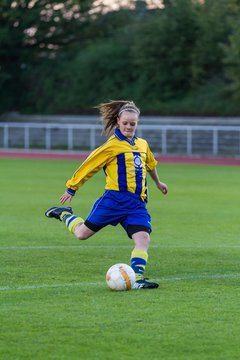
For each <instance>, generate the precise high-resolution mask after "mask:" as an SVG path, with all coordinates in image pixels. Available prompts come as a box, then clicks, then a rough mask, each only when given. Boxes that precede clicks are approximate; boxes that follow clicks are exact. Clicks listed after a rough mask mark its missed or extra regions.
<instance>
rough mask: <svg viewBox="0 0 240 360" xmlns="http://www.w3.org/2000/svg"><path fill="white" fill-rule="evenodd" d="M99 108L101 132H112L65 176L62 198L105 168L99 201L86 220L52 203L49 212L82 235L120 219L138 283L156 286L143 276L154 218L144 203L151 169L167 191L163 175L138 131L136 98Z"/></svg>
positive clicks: (85, 236)
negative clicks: (147, 178)
mask: <svg viewBox="0 0 240 360" xmlns="http://www.w3.org/2000/svg"><path fill="white" fill-rule="evenodd" d="M98 109H99V111H100V114H101V117H102V122H103V132H104V133H105V134H106V135H109V134H111V133H112V132H113V134H112V135H111V136H110V137H109V139H108V140H107V141H106V142H105V143H104V144H103V145H102V146H100V147H98V148H97V149H95V150H94V151H93V152H92V153H91V154H90V155H89V156H88V158H87V159H86V160H85V161H84V162H83V163H82V165H81V166H80V167H79V168H78V169H77V170H76V171H75V173H74V174H73V176H72V178H71V179H70V180H68V181H67V183H66V186H67V190H66V191H65V192H64V194H63V195H62V196H61V197H60V202H61V204H64V203H65V202H66V201H67V202H69V203H70V202H71V200H72V197H73V196H74V195H75V192H76V191H77V190H78V188H79V187H81V186H82V185H83V184H84V182H85V181H87V180H88V179H90V178H91V177H92V176H93V175H94V174H95V173H96V172H98V171H99V170H100V169H102V168H103V170H104V172H105V175H106V185H105V191H104V194H103V195H102V196H101V197H100V198H99V199H98V200H97V201H96V202H95V204H94V205H93V207H92V210H91V212H90V214H89V215H88V217H87V219H86V220H85V221H84V220H83V219H82V218H81V217H78V216H76V215H73V210H72V208H71V207H51V208H50V209H48V210H47V211H46V212H45V215H46V216H47V217H49V218H52V217H53V218H55V219H59V220H60V221H63V222H64V223H65V224H66V226H67V228H68V229H69V231H70V232H72V233H73V234H74V235H75V236H76V237H77V238H78V239H79V240H85V239H88V238H89V237H90V236H92V235H94V234H95V233H96V232H97V231H99V230H101V229H102V228H103V227H105V226H106V225H113V226H116V225H117V224H119V223H120V224H121V225H122V227H123V228H124V229H125V231H126V233H127V235H128V236H129V238H131V239H133V241H134V248H133V251H132V253H131V267H132V268H133V270H134V271H135V273H136V283H135V285H134V288H136V289H152V288H157V287H158V286H159V284H158V283H156V282H149V281H146V280H145V279H144V271H145V267H146V264H147V260H148V248H149V243H150V233H151V231H152V226H151V217H150V215H149V213H148V210H147V208H146V203H147V200H148V193H147V181H146V175H147V173H148V174H149V175H150V176H151V178H152V179H153V181H154V182H155V184H156V186H157V188H158V189H159V190H160V191H161V192H162V193H163V194H164V195H165V194H167V192H168V187H167V185H166V184H164V183H163V182H161V181H160V180H159V177H158V173H157V169H156V165H157V161H156V159H155V158H154V156H153V154H152V152H151V150H150V148H149V145H148V143H147V141H146V140H144V139H141V138H138V137H137V136H136V135H135V131H136V128H137V125H138V121H139V115H140V111H139V109H138V108H137V107H136V105H135V104H134V102H132V101H111V102H109V103H103V104H100V105H99V106H98Z"/></svg>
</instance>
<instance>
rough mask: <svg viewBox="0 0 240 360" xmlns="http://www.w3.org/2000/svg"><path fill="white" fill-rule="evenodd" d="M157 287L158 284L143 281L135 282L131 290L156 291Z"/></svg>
mask: <svg viewBox="0 0 240 360" xmlns="http://www.w3.org/2000/svg"><path fill="white" fill-rule="evenodd" d="M158 287H159V284H158V283H155V282H150V281H146V280H145V279H142V280H137V281H136V282H135V284H134V285H133V287H132V289H156V288H158Z"/></svg>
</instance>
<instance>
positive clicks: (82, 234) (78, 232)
mask: <svg viewBox="0 0 240 360" xmlns="http://www.w3.org/2000/svg"><path fill="white" fill-rule="evenodd" d="M74 234H75V236H76V237H77V238H78V240H87V239H88V238H89V237H90V236H92V235H93V231H91V230H89V229H88V228H86V226H85V225H84V224H79V225H78V226H76V228H75V229H74Z"/></svg>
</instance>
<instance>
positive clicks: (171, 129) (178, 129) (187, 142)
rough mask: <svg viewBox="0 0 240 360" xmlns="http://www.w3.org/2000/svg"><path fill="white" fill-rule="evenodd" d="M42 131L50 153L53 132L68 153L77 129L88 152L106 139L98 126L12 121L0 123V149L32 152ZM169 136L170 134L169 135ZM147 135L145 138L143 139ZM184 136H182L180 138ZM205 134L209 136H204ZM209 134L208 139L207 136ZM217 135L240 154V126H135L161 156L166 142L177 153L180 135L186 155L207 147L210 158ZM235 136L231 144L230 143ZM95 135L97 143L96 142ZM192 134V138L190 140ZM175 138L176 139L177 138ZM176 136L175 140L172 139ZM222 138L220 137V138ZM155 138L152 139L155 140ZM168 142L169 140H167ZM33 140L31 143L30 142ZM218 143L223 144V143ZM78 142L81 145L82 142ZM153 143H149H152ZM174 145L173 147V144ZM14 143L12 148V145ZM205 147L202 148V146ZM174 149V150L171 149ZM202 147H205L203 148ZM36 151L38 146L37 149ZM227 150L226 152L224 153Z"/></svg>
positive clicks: (165, 151) (215, 150)
mask: <svg viewBox="0 0 240 360" xmlns="http://www.w3.org/2000/svg"><path fill="white" fill-rule="evenodd" d="M14 129H15V131H16V129H19V130H20V129H21V130H22V133H20V134H19V133H18V134H17V135H16V133H15V134H11V131H13V130H14ZM34 129H35V130H39V137H40V130H44V134H41V137H42V138H43V145H41V148H42V149H47V150H50V149H52V148H53V140H55V141H56V139H57V137H58V136H59V134H57V133H54V130H55V131H56V130H65V132H66V135H61V137H63V138H64V139H63V142H64V143H65V144H66V148H67V149H68V150H73V149H74V147H75V146H74V131H76V130H80V131H81V130H82V131H83V130H88V131H89V135H88V136H87V137H86V136H85V134H84V135H82V138H81V142H83V141H84V142H85V144H86V145H85V148H84V149H85V150H86V146H87V147H88V149H87V150H92V149H94V148H95V147H96V146H99V145H101V143H103V142H104V141H105V138H104V137H102V138H101V139H100V143H99V136H100V134H101V131H102V126H101V125H98V124H58V123H50V124H46V123H14V122H9V123H7V122H2V123H0V147H3V148H5V149H10V148H16V147H17V148H19V147H23V148H24V149H30V148H31V149H34V140H32V139H31V137H34V136H35V139H37V137H38V135H36V134H35V135H34V136H33V135H31V133H30V131H31V130H34ZM197 132H201V134H200V135H198V136H196V134H197ZM170 133H171V134H170ZM145 134H146V136H145ZM183 134H184V136H182V135H183ZM207 134H208V136H206V135H207ZM209 134H210V136H209ZM220 134H221V136H222V135H223V134H225V137H227V140H224V141H225V145H224V148H225V150H226V152H228V151H229V149H228V148H230V147H231V146H232V145H233V142H234V146H233V150H231V149H230V151H229V152H230V153H231V155H233V156H239V155H240V126H219V125H151V124H149V125H141V124H139V125H138V128H137V135H138V136H139V137H145V138H146V139H147V140H148V142H149V144H150V145H151V148H153V151H158V152H159V153H162V154H164V155H167V154H169V143H170V142H171V154H173V153H178V152H179V150H178V149H177V145H178V142H179V140H178V137H179V136H180V137H181V136H182V138H181V142H182V143H183V145H182V147H183V148H184V149H185V150H184V152H185V154H186V155H189V156H190V155H193V154H195V155H202V153H204V154H205V153H206V148H208V153H209V155H214V156H218V155H219V151H220V150H221V149H220V142H219V139H220ZM233 134H234V141H233V140H231V137H233ZM97 135H98V141H97ZM193 135H195V137H194V139H193ZM177 136H178V137H177ZM175 137H176V138H175ZM222 137H223V136H222ZM14 138H15V140H16V138H18V142H19V144H20V145H19V144H18V143H17V144H16V142H17V141H14ZM154 139H155V140H154ZM170 139H171V141H170ZM31 140H32V141H31ZM224 141H223V140H221V146H223V145H222V143H224ZM81 142H80V143H81ZM151 142H152V143H151ZM174 142H176V143H175V145H174ZM198 142H199V144H200V143H201V146H200V145H199V146H197V148H199V150H198V151H197V152H196V151H193V150H194V147H196V145H198V144H197V143H198ZM12 143H14V146H13V145H12ZM204 144H205V145H204ZM174 146H175V147H174ZM204 146H205V148H204ZM36 147H37V148H39V145H38V146H36ZM80 148H81V145H80V146H78V149H80ZM227 150H228V151H227ZM221 154H222V155H225V153H224V150H221Z"/></svg>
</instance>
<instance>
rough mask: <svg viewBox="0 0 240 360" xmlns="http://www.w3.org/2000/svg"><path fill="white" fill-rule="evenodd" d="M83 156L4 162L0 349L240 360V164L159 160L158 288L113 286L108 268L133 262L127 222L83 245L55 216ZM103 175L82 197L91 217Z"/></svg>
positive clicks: (154, 245) (80, 203)
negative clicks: (51, 211)
mask: <svg viewBox="0 0 240 360" xmlns="http://www.w3.org/2000/svg"><path fill="white" fill-rule="evenodd" d="M77 165H78V164H77V162H76V161H53V160H49V161H47V160H14V159H11V160H10V159H0V168H1V176H0V186H1V227H0V255H1V260H0V261H1V283H0V297H1V310H0V312H1V316H0V324H1V331H0V358H1V360H7V359H14V360H16V359H24V360H25V359H26V360H27V359H31V360H32V359H34V360H36V359H44V360H45V359H57V360H58V359H70V360H72V359H73V360H75V359H86V360H88V359H89V360H93V359H94V360H99V359H103V360H108V359H109V360H115V359H118V360H121V359H123V360H124V359H151V360H155V359H156V360H157V359H163V360H170V359H171V360H208V359H209V360H210V359H211V360H213V359H214V360H215V359H216V360H234V359H236V360H239V359H240V347H239V333H240V306H239V303H240V291H239V284H240V270H239V264H240V261H239V260H240V257H239V255H240V253H239V252H240V235H239V234H240V191H239V185H240V169H239V167H224V166H222V167H221V166H206V165H198V166H196V165H161V166H159V174H160V178H161V179H162V181H164V182H166V183H167V184H168V185H169V194H168V196H165V197H164V196H163V195H162V194H161V193H160V192H159V191H158V190H157V189H155V187H154V186H153V184H152V183H151V180H149V183H150V184H149V188H150V189H149V191H150V201H149V205H148V208H149V211H150V213H151V215H152V223H153V229H154V231H153V233H152V236H151V241H152V242H151V247H150V251H149V263H148V267H147V271H146V276H147V277H149V278H150V279H153V280H159V281H160V283H161V286H160V287H159V288H158V289H156V290H138V291H137V290H135V291H134V290H132V291H128V292H112V291H111V290H109V289H108V288H107V285H106V284H105V273H106V271H107V269H108V268H109V267H110V266H111V265H113V264H115V263H117V262H125V263H129V258H130V253H131V249H132V246H133V244H132V241H131V240H130V239H129V238H128V237H127V236H126V235H125V233H124V231H123V230H122V228H121V227H120V226H118V227H116V228H113V227H107V228H105V229H103V230H102V231H101V232H99V233H98V234H96V235H95V236H94V237H92V238H91V239H89V240H87V241H84V242H80V241H78V240H77V239H75V238H74V237H73V236H72V235H71V234H70V233H69V232H68V231H67V229H66V228H65V226H64V224H62V223H60V222H57V221H55V220H54V219H47V218H46V217H45V216H44V211H45V209H46V208H48V207H50V206H52V205H56V204H58V198H59V196H60V195H61V194H62V193H63V191H64V190H65V181H66V180H67V179H68V178H69V177H70V176H71V174H72V173H73V171H74V170H75V168H76V167H77ZM103 187H104V178H103V174H102V173H99V174H97V175H95V177H94V178H93V179H91V180H90V181H89V182H88V183H86V184H85V186H84V188H82V189H81V190H79V192H78V193H77V195H76V196H75V198H74V201H73V204H72V205H73V208H74V210H75V212H76V213H78V214H79V215H81V216H83V217H86V215H87V214H88V212H89V210H90V208H91V205H92V204H93V202H94V200H95V199H96V197H97V196H100V195H101V194H102V191H103Z"/></svg>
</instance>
